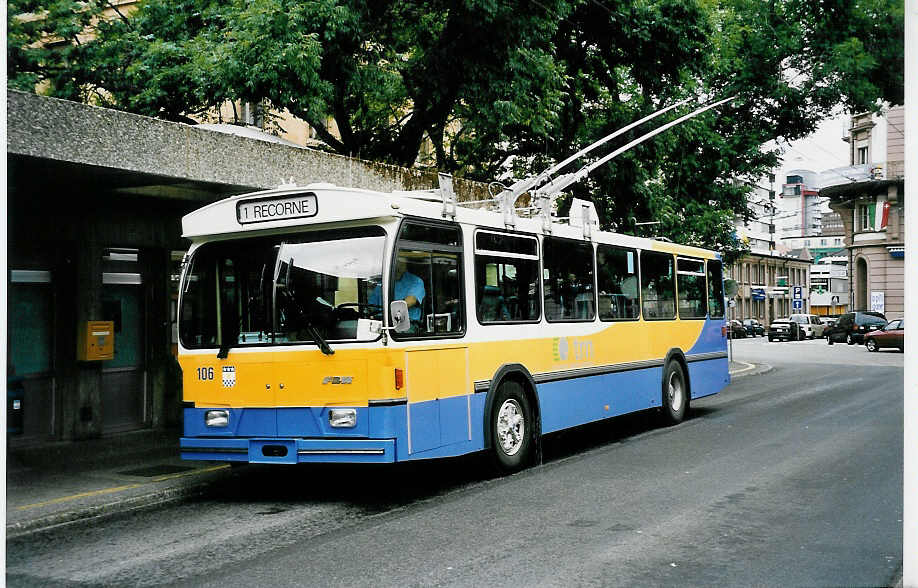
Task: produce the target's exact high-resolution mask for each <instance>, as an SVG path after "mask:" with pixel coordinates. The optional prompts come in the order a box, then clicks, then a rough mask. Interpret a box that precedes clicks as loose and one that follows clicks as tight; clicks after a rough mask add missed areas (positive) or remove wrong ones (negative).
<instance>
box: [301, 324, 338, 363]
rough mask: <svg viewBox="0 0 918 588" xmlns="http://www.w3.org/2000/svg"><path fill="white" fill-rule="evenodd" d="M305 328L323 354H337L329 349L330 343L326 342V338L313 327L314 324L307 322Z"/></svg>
mask: <svg viewBox="0 0 918 588" xmlns="http://www.w3.org/2000/svg"><path fill="white" fill-rule="evenodd" d="M305 327H306V332H307V333H309V335H310V336H311V337H312V338H313V340H314V341H315V342H316V345H318V346H319V350H320V351H322V353H324V354H325V355H334V354H335V350H334V349H332V348H331V347H329V345H328V341H326V340H325V337H323V336H322V335H321V334H320V333H319V329H317V328H315V327H314V326H312V323H311V322H309V321H308V320H307V321H306V325H305Z"/></svg>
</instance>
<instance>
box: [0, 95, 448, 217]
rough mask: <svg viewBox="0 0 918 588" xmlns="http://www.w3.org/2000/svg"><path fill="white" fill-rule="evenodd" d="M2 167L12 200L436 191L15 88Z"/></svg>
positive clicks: (273, 147)
mask: <svg viewBox="0 0 918 588" xmlns="http://www.w3.org/2000/svg"><path fill="white" fill-rule="evenodd" d="M7 164H8V171H9V185H8V188H9V190H10V193H11V194H12V195H15V194H16V193H17V192H18V191H24V192H26V193H28V194H30V195H34V194H42V193H46V192H44V191H55V192H57V193H60V192H59V191H61V190H68V191H70V192H72V191H74V190H75V189H79V190H80V191H81V192H83V193H85V192H86V191H91V192H97V193H107V194H110V195H113V196H115V197H118V196H120V195H123V196H125V197H135V198H136V197H148V198H155V199H167V200H173V201H184V202H185V204H186V205H194V204H196V203H198V204H204V203H207V202H212V201H214V200H217V199H220V198H224V197H226V196H229V195H233V194H239V193H243V192H248V191H253V190H261V189H267V188H273V187H275V186H277V185H279V184H280V183H282V182H284V181H289V180H293V181H295V182H296V183H297V184H299V185H306V184H309V183H312V182H331V183H334V184H338V185H345V186H351V187H355V188H363V189H367V190H378V191H384V192H389V191H393V190H404V189H418V188H423V189H426V188H431V187H433V186H435V185H436V174H431V173H429V172H423V171H420V170H408V169H404V168H399V167H396V166H389V165H384V164H377V163H374V162H367V161H362V160H357V159H352V158H347V157H343V156H339V155H333V154H329V153H325V152H322V151H317V150H314V149H307V148H301V147H296V146H290V145H285V144H282V143H277V142H268V141H264V140H259V139H256V138H250V137H244V136H236V135H232V134H227V133H221V132H216V131H213V130H208V129H205V128H198V127H196V126H193V125H187V124H182V123H174V122H169V121H163V120H159V119H155V118H150V117H146V116H139V115H135V114H130V113H126V112H121V111H117V110H110V109H106V108H99V107H96V106H90V105H86V104H81V103H77V102H70V101H66V100H58V99H54V98H48V97H45V96H38V95H35V94H31V93H27V92H19V91H15V90H8V91H7Z"/></svg>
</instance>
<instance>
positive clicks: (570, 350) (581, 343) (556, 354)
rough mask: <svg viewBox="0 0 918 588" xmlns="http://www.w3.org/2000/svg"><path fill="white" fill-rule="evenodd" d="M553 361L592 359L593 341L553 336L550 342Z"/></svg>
mask: <svg viewBox="0 0 918 588" xmlns="http://www.w3.org/2000/svg"><path fill="white" fill-rule="evenodd" d="M551 351H552V357H553V358H554V360H555V361H568V360H575V361H589V360H591V359H593V342H592V341H589V340H583V339H572V338H570V337H555V338H554V339H552V342H551Z"/></svg>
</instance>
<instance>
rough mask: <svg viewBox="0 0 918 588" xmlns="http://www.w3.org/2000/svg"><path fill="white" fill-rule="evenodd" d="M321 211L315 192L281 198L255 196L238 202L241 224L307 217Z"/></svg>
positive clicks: (237, 209)
mask: <svg viewBox="0 0 918 588" xmlns="http://www.w3.org/2000/svg"><path fill="white" fill-rule="evenodd" d="M318 212H319V206H318V202H317V201H316V195H315V194H293V195H290V196H283V197H280V198H253V199H251V200H240V201H239V202H238V203H236V220H238V221H239V224H241V225H245V224H249V223H263V222H267V221H274V220H287V219H293V218H306V217H310V216H315V215H316V214H318Z"/></svg>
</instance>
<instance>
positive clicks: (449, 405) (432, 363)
mask: <svg viewBox="0 0 918 588" xmlns="http://www.w3.org/2000/svg"><path fill="white" fill-rule="evenodd" d="M405 380H406V382H405V383H406V387H407V389H408V452H409V453H418V452H421V451H427V450H430V449H435V448H437V447H442V446H444V445H451V444H453V443H459V442H462V441H467V440H469V439H470V431H471V428H470V427H471V425H470V421H469V394H470V392H471V382H470V380H469V371H468V347H454V346H449V347H446V346H444V347H442V348H435V349H419V350H409V351H406V353H405Z"/></svg>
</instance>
